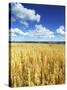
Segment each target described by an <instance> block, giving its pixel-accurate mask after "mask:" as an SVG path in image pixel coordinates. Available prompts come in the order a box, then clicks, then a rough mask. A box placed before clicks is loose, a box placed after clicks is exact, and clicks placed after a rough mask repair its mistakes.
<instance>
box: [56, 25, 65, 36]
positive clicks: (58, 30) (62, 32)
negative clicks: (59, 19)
mask: <svg viewBox="0 0 67 90" xmlns="http://www.w3.org/2000/svg"><path fill="white" fill-rule="evenodd" d="M56 32H57V33H58V34H61V35H64V34H65V31H64V26H60V27H59V28H58V29H57V30H56Z"/></svg>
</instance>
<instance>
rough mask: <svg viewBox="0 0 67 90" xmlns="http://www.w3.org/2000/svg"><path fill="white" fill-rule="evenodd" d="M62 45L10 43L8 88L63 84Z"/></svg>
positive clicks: (63, 60)
mask: <svg viewBox="0 0 67 90" xmlns="http://www.w3.org/2000/svg"><path fill="white" fill-rule="evenodd" d="M64 52H65V49H64V44H47V43H11V45H10V56H9V86H11V87H21V86H42V85H55V84H63V83H64V82H65V57H64V56H65V53H64Z"/></svg>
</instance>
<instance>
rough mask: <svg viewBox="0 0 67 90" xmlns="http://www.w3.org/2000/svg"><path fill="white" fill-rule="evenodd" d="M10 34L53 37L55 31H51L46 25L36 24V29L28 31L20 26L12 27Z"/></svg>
mask: <svg viewBox="0 0 67 90" xmlns="http://www.w3.org/2000/svg"><path fill="white" fill-rule="evenodd" d="M10 31H11V34H10V35H13V34H14V35H18V36H19V35H21V36H28V37H40V38H43V37H48V38H52V37H54V32H52V31H50V30H49V29H47V28H46V27H43V26H42V25H35V29H34V30H28V31H27V32H23V31H22V30H20V29H18V28H14V29H11V30H10Z"/></svg>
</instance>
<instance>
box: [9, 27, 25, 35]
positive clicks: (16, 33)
mask: <svg viewBox="0 0 67 90" xmlns="http://www.w3.org/2000/svg"><path fill="white" fill-rule="evenodd" d="M9 33H10V36H17V35H18V36H19V35H21V36H24V35H26V33H24V32H23V31H21V30H20V29H18V28H11V30H10V32H9Z"/></svg>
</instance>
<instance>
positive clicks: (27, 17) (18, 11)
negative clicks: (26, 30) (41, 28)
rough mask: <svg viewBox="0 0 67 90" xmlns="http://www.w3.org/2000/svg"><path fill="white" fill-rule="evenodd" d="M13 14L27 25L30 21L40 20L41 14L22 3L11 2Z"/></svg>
mask: <svg viewBox="0 0 67 90" xmlns="http://www.w3.org/2000/svg"><path fill="white" fill-rule="evenodd" d="M11 14H12V16H13V18H15V19H19V20H20V21H21V22H23V24H25V25H27V22H28V21H36V22H39V21H40V15H39V14H37V13H36V11H35V10H34V9H28V8H25V7H24V6H23V5H21V4H20V3H11Z"/></svg>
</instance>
